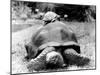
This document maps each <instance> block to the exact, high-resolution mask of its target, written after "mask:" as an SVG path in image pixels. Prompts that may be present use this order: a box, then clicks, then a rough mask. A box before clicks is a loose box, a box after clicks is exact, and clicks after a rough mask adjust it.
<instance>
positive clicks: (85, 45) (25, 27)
mask: <svg viewBox="0 0 100 75" xmlns="http://www.w3.org/2000/svg"><path fill="white" fill-rule="evenodd" d="M41 23H42V22H41V21H33V20H31V21H25V22H24V21H22V22H21V21H20V22H19V21H14V22H13V23H12V26H11V27H12V50H11V55H12V61H11V62H12V73H14V74H15V73H29V71H28V69H27V64H28V62H27V61H25V59H24V57H25V56H26V55H27V54H26V51H25V48H24V44H25V43H27V42H28V40H29V39H30V38H31V36H32V35H33V34H34V33H35V32H36V29H37V28H38V27H39V26H41ZM65 24H66V26H69V27H71V28H72V30H73V31H74V32H75V34H76V36H77V39H78V43H79V44H80V47H81V52H82V55H84V56H86V57H88V58H90V60H91V61H90V63H89V64H88V65H86V66H84V67H77V66H69V67H68V68H66V69H58V70H57V71H67V70H81V69H95V46H96V44H95V22H91V23H85V22H84V23H79V22H65Z"/></svg>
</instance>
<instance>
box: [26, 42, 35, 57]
mask: <svg viewBox="0 0 100 75" xmlns="http://www.w3.org/2000/svg"><path fill="white" fill-rule="evenodd" d="M25 49H26V53H27V56H26V57H25V58H26V59H32V58H35V57H36V54H37V51H36V50H35V49H34V48H33V46H32V45H30V44H26V45H25Z"/></svg>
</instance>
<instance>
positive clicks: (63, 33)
mask: <svg viewBox="0 0 100 75" xmlns="http://www.w3.org/2000/svg"><path fill="white" fill-rule="evenodd" d="M28 46H31V48H30V49H27V47H26V50H27V53H28V55H29V56H30V57H33V58H34V57H35V56H36V55H37V54H39V53H40V52H39V50H40V51H41V50H43V49H44V48H46V47H48V46H55V47H61V48H64V47H65V48H74V50H76V52H77V53H80V46H79V45H78V42H77V38H76V36H75V34H74V32H73V31H72V29H71V28H70V27H67V25H65V24H64V23H62V22H59V21H56V22H53V23H49V24H47V25H46V26H43V27H41V28H39V29H38V30H37V32H36V33H35V34H34V35H33V36H32V38H31V41H30V42H29V45H28Z"/></svg>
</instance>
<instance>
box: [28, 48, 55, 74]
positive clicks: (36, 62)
mask: <svg viewBox="0 0 100 75" xmlns="http://www.w3.org/2000/svg"><path fill="white" fill-rule="evenodd" d="M54 50H55V48H54V47H47V48H45V49H44V50H43V51H42V52H41V53H40V54H39V55H38V56H37V57H36V58H35V59H32V60H31V61H30V62H29V64H28V65H27V68H28V69H29V71H30V72H33V71H34V70H35V71H39V70H43V69H45V68H46V54H47V53H49V52H51V51H54Z"/></svg>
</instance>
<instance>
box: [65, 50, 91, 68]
mask: <svg viewBox="0 0 100 75" xmlns="http://www.w3.org/2000/svg"><path fill="white" fill-rule="evenodd" d="M63 55H64V60H65V62H66V63H67V64H68V65H77V66H85V65H87V64H88V63H89V61H90V59H89V58H87V57H86V56H83V55H81V54H78V53H77V52H76V51H75V50H74V49H66V50H65V51H64V53H63Z"/></svg>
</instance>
